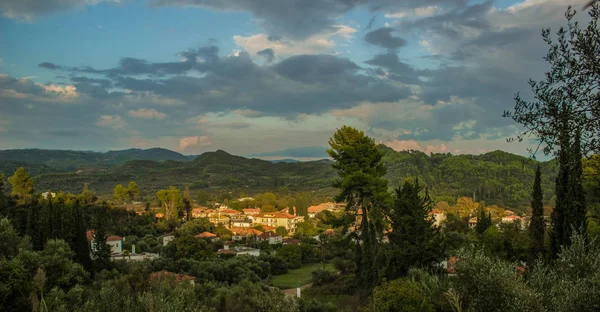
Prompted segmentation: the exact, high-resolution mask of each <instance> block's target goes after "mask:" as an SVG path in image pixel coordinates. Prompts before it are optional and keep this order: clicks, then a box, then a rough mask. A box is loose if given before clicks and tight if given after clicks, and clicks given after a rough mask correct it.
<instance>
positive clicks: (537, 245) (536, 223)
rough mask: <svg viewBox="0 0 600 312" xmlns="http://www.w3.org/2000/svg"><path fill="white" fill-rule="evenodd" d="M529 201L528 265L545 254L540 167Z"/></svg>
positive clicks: (536, 173)
mask: <svg viewBox="0 0 600 312" xmlns="http://www.w3.org/2000/svg"><path fill="white" fill-rule="evenodd" d="M532 197H533V198H532V200H531V211H532V215H531V223H530V224H529V237H530V240H531V255H530V261H529V262H530V263H533V259H536V258H538V257H540V256H542V257H543V255H544V253H545V248H544V232H545V222H544V204H543V202H542V198H543V194H542V177H541V173H540V167H539V166H538V168H537V170H536V172H535V182H534V183H533V194H532Z"/></svg>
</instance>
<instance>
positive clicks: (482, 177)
mask: <svg viewBox="0 0 600 312" xmlns="http://www.w3.org/2000/svg"><path fill="white" fill-rule="evenodd" d="M380 149H381V150H382V152H383V154H384V157H383V162H384V164H385V165H386V167H387V168H388V172H387V175H386V178H387V179H388V181H390V184H389V186H390V188H393V187H397V186H398V185H399V184H400V183H402V182H403V181H404V179H406V178H414V177H418V178H419V180H420V181H422V183H426V184H427V185H428V186H429V190H430V193H431V194H432V196H433V197H434V199H439V200H447V201H449V202H452V201H453V200H454V199H455V198H456V197H457V196H468V197H473V196H474V197H475V200H476V201H481V200H483V201H485V202H486V204H496V205H498V206H503V207H513V208H519V207H521V208H524V207H526V206H528V205H529V202H530V200H531V198H530V191H531V188H532V184H533V178H534V172H535V167H536V166H537V164H538V162H536V161H535V160H531V159H529V158H526V157H522V156H518V155H513V154H510V153H506V152H502V151H494V152H490V153H487V154H483V155H477V156H475V155H457V156H454V155H451V154H432V155H427V154H425V153H423V152H419V151H402V152H397V151H394V150H393V149H391V148H389V147H386V146H384V145H380ZM6 152H7V151H5V152H3V153H6ZM77 153H79V154H77ZM173 153H175V152H173ZM87 154H88V153H87V152H68V153H67V154H66V155H64V157H62V159H66V160H65V163H69V164H70V165H69V166H74V168H72V169H65V168H66V167H67V166H65V165H64V164H61V162H60V161H59V160H58V159H61V158H59V157H58V156H57V157H55V158H53V160H52V161H44V162H43V164H39V163H40V161H39V159H41V158H36V157H35V156H28V157H23V158H22V159H21V160H20V161H19V162H18V163H16V162H15V164H13V166H11V168H8V167H7V166H4V167H2V166H0V170H3V172H4V174H5V175H6V176H10V175H12V172H13V171H14V168H15V167H14V165H16V164H18V165H19V166H24V167H25V168H26V170H27V171H28V172H30V173H31V174H32V176H34V177H35V188H36V189H37V190H39V191H46V190H53V191H56V190H63V191H68V192H74V193H79V192H81V190H82V188H83V184H84V183H88V184H89V187H90V189H92V190H94V191H96V192H97V193H98V194H99V195H107V196H110V195H111V194H112V190H113V188H114V186H115V185H116V184H118V183H121V184H127V183H128V182H129V181H135V182H136V183H137V184H138V185H139V187H140V189H141V190H142V194H154V193H155V192H156V190H158V189H161V188H165V187H168V186H170V185H174V186H178V187H183V186H186V185H187V186H189V187H190V188H191V189H192V191H199V190H204V191H237V190H245V191H246V193H248V192H253V191H256V192H259V191H261V192H264V191H276V190H277V189H278V188H280V187H283V186H287V187H288V189H289V190H291V191H313V190H319V189H324V188H328V187H330V186H331V183H332V182H333V180H334V179H335V177H336V173H335V171H334V170H333V168H332V167H331V164H332V162H331V161H329V160H320V161H310V162H292V163H286V162H278V163H273V162H270V161H265V160H260V159H249V158H244V157H241V156H235V155H231V154H229V153H227V152H225V151H221V150H219V151H216V152H207V153H204V154H202V155H200V156H199V157H197V158H196V159H194V160H193V161H176V160H164V161H160V162H157V161H153V160H145V159H136V160H130V161H126V162H124V163H123V164H121V165H117V166H105V167H99V166H97V165H86V163H85V162H82V165H80V166H75V165H74V164H75V163H77V162H76V160H77V159H80V158H77V157H78V156H76V155H87ZM97 154H100V153H96V154H94V155H95V156H93V157H98V155H97ZM175 154H176V153H175ZM0 155H2V156H3V155H5V154H0ZM179 155H180V154H179ZM181 156H182V157H185V156H183V155H181ZM88 157H92V156H88ZM82 158H83V157H82ZM0 159H3V158H0ZM110 159H112V161H116V160H115V159H118V157H113V158H110ZM36 160H37V162H36ZM106 162H108V161H106ZM1 163H2V161H0V164H1ZM540 164H541V168H542V175H543V189H544V199H545V202H550V201H551V198H552V196H553V194H554V190H553V189H554V187H553V183H552V181H553V179H554V177H555V176H556V173H557V164H556V162H554V161H550V162H543V163H540ZM7 169H8V170H7ZM53 171H54V172H53ZM332 194H333V193H332Z"/></svg>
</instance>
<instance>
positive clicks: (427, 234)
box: [385, 179, 444, 280]
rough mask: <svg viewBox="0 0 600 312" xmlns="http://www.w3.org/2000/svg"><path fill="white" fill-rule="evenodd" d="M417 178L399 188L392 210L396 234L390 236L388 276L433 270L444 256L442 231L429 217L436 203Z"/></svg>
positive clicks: (393, 276)
mask: <svg viewBox="0 0 600 312" xmlns="http://www.w3.org/2000/svg"><path fill="white" fill-rule="evenodd" d="M422 193H423V187H422V186H420V185H419V180H418V179H417V180H416V181H415V182H414V183H412V182H410V181H406V182H405V183H404V186H403V187H398V188H397V189H396V198H395V200H394V206H393V208H392V209H391V210H390V211H389V220H390V223H391V226H392V231H391V232H390V233H389V234H388V238H389V242H390V244H389V249H388V253H387V255H386V265H385V277H386V278H387V279H389V280H392V279H395V278H398V277H401V276H406V274H407V273H408V269H410V268H411V267H424V268H427V267H431V266H432V265H434V264H436V263H438V261H439V260H440V259H441V258H442V257H443V256H444V253H443V248H442V240H441V236H440V232H439V228H438V227H436V226H434V223H435V221H434V220H433V218H432V217H431V216H430V215H429V212H431V209H432V204H431V199H430V198H429V194H428V192H427V190H425V193H424V194H423V195H421V194H422Z"/></svg>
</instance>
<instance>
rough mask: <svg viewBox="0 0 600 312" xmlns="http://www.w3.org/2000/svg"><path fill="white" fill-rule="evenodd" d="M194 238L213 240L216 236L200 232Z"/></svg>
mask: <svg viewBox="0 0 600 312" xmlns="http://www.w3.org/2000/svg"><path fill="white" fill-rule="evenodd" d="M194 237H198V238H215V237H217V235H215V234H213V233H211V232H202V233H200V234H198V235H196V236H194Z"/></svg>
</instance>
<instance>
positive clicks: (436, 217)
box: [429, 209, 446, 227]
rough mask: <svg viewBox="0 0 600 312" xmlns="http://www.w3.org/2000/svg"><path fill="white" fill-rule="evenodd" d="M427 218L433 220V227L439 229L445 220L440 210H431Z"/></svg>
mask: <svg viewBox="0 0 600 312" xmlns="http://www.w3.org/2000/svg"><path fill="white" fill-rule="evenodd" d="M429 216H431V217H432V218H433V221H434V223H433V224H434V225H435V226H437V227H439V226H441V225H442V222H444V220H446V212H444V211H443V210H440V209H433V210H431V211H430V212H429Z"/></svg>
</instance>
